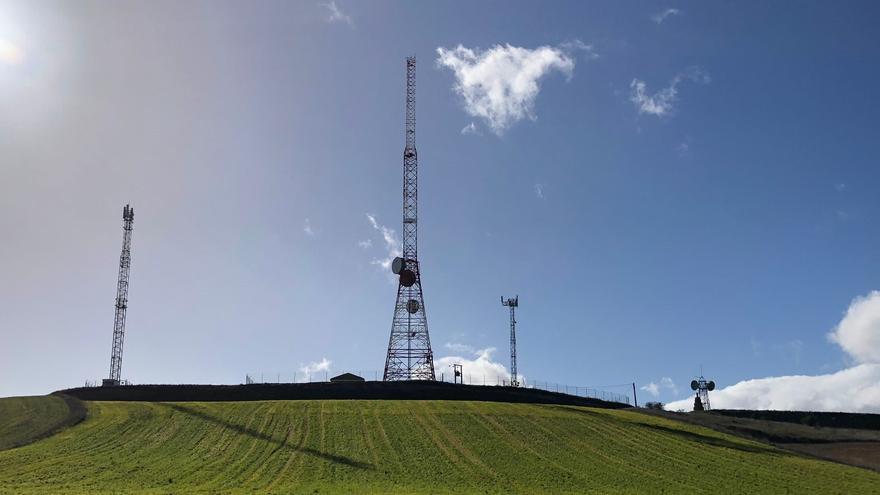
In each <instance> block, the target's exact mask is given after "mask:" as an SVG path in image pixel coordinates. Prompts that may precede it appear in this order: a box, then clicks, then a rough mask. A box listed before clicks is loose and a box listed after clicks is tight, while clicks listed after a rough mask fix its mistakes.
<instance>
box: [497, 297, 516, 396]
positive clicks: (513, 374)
mask: <svg viewBox="0 0 880 495" xmlns="http://www.w3.org/2000/svg"><path fill="white" fill-rule="evenodd" d="M501 305H502V306H509V307H510V386H511V387H519V375H517V374H516V308H517V307H519V296H516V297H514V298H513V299H508V300H506V301H505V300H504V297H502V298H501Z"/></svg>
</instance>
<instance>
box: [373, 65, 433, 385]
mask: <svg viewBox="0 0 880 495" xmlns="http://www.w3.org/2000/svg"><path fill="white" fill-rule="evenodd" d="M418 171H419V169H418V153H416V58H415V57H407V59H406V147H405V148H404V150H403V254H402V257H400V258H397V259H395V260H394V265H393V267H392V269H393V271H394V273H395V274H397V275H398V276H399V281H398V285H397V302H396V303H395V305H394V318H393V320H392V323H391V338H390V339H389V340H388V355H387V357H386V358H385V372H384V374H383V380H386V381H387V380H434V354H433V352H432V351H431V339H430V338H429V336H428V320H427V317H426V316H425V300H424V297H423V296H422V278H421V268H420V266H419V261H418Z"/></svg>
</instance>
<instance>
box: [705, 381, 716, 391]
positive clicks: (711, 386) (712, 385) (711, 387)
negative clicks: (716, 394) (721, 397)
mask: <svg viewBox="0 0 880 495" xmlns="http://www.w3.org/2000/svg"><path fill="white" fill-rule="evenodd" d="M706 388H708V389H709V390H710V391H712V390H715V382H709V383H708V384H707V385H706Z"/></svg>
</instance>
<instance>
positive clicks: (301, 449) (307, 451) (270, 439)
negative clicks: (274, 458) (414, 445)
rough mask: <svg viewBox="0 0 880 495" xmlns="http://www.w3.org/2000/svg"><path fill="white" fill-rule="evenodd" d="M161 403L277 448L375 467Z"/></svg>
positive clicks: (195, 410)
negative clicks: (298, 445)
mask: <svg viewBox="0 0 880 495" xmlns="http://www.w3.org/2000/svg"><path fill="white" fill-rule="evenodd" d="M163 405H165V406H167V407H170V408H171V409H174V410H175V411H178V412H181V413H183V414H189V415H191V416H195V417H197V418H200V419H203V420H205V421H209V422H211V423H214V424H217V425H220V426H223V427H225V428H229V429H231V430H233V431H236V432H238V433H241V434H244V435H247V436H249V437H253V438H256V439H259V440H265V441H267V442H271V443H274V444H275V445H277V446H278V447H279V448H285V449H288V450H292V451H294V452H301V453H303V454H308V455H312V456H315V457H319V458H321V459H324V460H326V461H330V462H335V463H339V464H344V465H346V466H351V467H353V468H357V469H375V467H373V465H371V464H367V463H365V462H360V461H356V460H354V459H351V458H349V457H345V456H342V455H336V454H328V453H326V452H321V451H320V450H316V449H313V448H310V447H297V446H294V445H290V444H288V443H287V442H283V441H281V440H278V439H276V438H274V437H272V436H271V435H267V434H265V433H262V432H259V431H257V430H253V429H250V428H248V427H246V426H242V425H238V424H235V423H231V422H229V421H227V420H225V419H222V418H218V417H215V416H211V415H210V414H207V413H204V412H202V411H199V410H197V409H194V408H192V407H187V406H183V405H180V404H163Z"/></svg>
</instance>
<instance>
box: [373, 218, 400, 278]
mask: <svg viewBox="0 0 880 495" xmlns="http://www.w3.org/2000/svg"><path fill="white" fill-rule="evenodd" d="M367 220H369V222H370V225H371V226H372V227H373V229H375V230H376V231H378V232H379V233H381V234H382V241H383V242H384V243H385V249H386V250H387V253H388V254H387V255H386V256H385V257H384V258H377V259H374V260H373V261H371V263H372V264H374V265H379V266H381V267H382V268H383V269H385V270H390V269H391V262H392V261H394V258H396V257H398V256H400V254H401V252H402V251H401V241H400V238H399V237H397V232H395V231H394V229H390V228H388V227H386V226H384V225H380V224H379V222H378V221H376V217H375V216H374V215H371V214H369V213H367ZM371 245H372V242H371Z"/></svg>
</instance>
